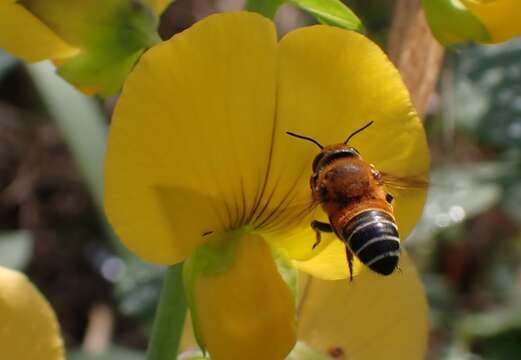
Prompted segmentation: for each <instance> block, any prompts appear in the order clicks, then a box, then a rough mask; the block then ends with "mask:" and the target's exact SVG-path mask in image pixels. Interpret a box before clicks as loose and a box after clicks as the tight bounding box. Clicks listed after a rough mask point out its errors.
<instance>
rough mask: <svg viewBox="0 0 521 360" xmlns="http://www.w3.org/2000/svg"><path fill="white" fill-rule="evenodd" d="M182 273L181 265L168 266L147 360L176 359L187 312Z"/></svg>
mask: <svg viewBox="0 0 521 360" xmlns="http://www.w3.org/2000/svg"><path fill="white" fill-rule="evenodd" d="M182 272H183V264H182V263H179V264H176V265H173V266H170V267H169V268H168V270H167V272H166V275H165V280H164V284H163V289H162V290H161V298H160V300H159V305H158V307H157V311H156V318H155V321H154V328H153V330H152V336H151V339H150V342H149V344H148V351H147V360H170V359H175V358H176V357H177V352H178V349H179V343H180V342H181V336H182V335H183V329H184V323H185V318H186V311H187V308H186V299H185V294H184V291H183V274H182Z"/></svg>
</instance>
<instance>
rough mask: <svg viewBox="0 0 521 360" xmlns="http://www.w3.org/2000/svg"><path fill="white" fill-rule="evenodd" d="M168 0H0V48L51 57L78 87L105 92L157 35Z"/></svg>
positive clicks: (113, 87) (30, 57) (114, 88)
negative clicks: (160, 19) (161, 13)
mask: <svg viewBox="0 0 521 360" xmlns="http://www.w3.org/2000/svg"><path fill="white" fill-rule="evenodd" d="M168 3H169V2H168V1H157V0H156V1H154V0H147V1H144V0H143V1H142V0H137V1H128V0H103V1H102V0H94V1H92V0H75V1H69V0H23V1H15V0H0V48H5V49H6V50H7V51H8V52H10V53H12V54H13V55H15V56H17V57H20V58H22V59H23V60H25V61H28V62H34V61H41V60H46V59H50V60H53V61H54V62H55V64H57V65H58V72H59V74H60V75H61V76H62V77H64V78H65V79H66V80H68V81H69V82H71V83H72V84H73V85H75V86H76V87H78V88H79V89H80V90H82V91H83V92H86V93H89V94H90V93H100V94H102V95H110V94H113V93H115V92H116V91H118V90H119V89H120V87H121V84H122V83H123V81H124V80H125V78H126V76H127V75H128V72H129V71H130V70H131V68H132V67H133V66H134V64H135V62H136V61H137V59H138V58H139V56H140V55H141V54H142V53H143V51H144V50H145V49H147V48H148V47H150V46H152V45H154V44H155V43H157V42H158V41H159V37H158V35H157V30H156V28H157V23H158V14H159V12H160V11H162V10H163V9H164V8H165V7H166V5H168Z"/></svg>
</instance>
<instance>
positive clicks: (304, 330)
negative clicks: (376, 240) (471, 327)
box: [298, 253, 428, 360]
mask: <svg viewBox="0 0 521 360" xmlns="http://www.w3.org/2000/svg"><path fill="white" fill-rule="evenodd" d="M400 268H401V273H400V274H399V276H391V277H382V276H379V275H378V274H376V273H374V272H371V271H365V272H363V273H362V274H360V276H358V277H357V278H356V279H355V280H354V281H353V283H352V284H350V286H346V283H345V281H323V280H318V279H308V280H307V281H306V283H305V287H304V289H303V291H302V294H303V298H302V303H301V305H300V307H299V309H300V314H299V315H300V316H299V318H298V320H299V321H298V339H299V340H300V341H304V342H305V343H307V344H308V345H310V346H311V347H313V348H314V349H316V350H318V351H320V352H322V353H325V354H327V353H329V354H331V353H334V352H336V353H337V354H343V357H339V358H340V359H356V360H375V359H411V360H416V359H423V358H424V356H425V353H426V350H427V337H428V307H427V299H426V296H425V292H424V290H423V286H422V283H421V280H420V278H419V276H418V273H417V271H416V269H415V267H414V264H413V263H412V261H411V260H410V258H409V256H407V254H406V253H404V254H402V257H401V258H400ZM397 294H398V295H399V296H397ZM354 324H356V325H354Z"/></svg>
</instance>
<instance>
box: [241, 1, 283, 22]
mask: <svg viewBox="0 0 521 360" xmlns="http://www.w3.org/2000/svg"><path fill="white" fill-rule="evenodd" d="M283 3H284V0H246V5H244V10H248V11H253V12H256V13H259V14H262V15H264V16H266V17H268V18H270V19H272V18H273V17H274V16H275V13H276V12H277V9H278V8H279V7H280V5H282V4H283Z"/></svg>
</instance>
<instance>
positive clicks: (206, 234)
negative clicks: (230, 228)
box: [203, 231, 213, 236]
mask: <svg viewBox="0 0 521 360" xmlns="http://www.w3.org/2000/svg"><path fill="white" fill-rule="evenodd" d="M212 234H213V231H205V232H204V233H203V236H208V235H212Z"/></svg>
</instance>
